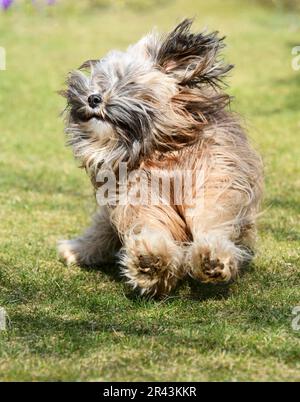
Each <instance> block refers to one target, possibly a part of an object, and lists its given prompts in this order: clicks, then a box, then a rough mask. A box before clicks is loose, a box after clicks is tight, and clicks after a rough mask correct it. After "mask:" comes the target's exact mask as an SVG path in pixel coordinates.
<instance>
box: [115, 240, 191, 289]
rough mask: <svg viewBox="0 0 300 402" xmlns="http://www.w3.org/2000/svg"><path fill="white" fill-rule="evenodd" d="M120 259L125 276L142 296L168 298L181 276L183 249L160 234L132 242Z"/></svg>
mask: <svg viewBox="0 0 300 402" xmlns="http://www.w3.org/2000/svg"><path fill="white" fill-rule="evenodd" d="M120 257H121V264H122V266H123V273H124V275H125V276H126V277H127V279H128V282H129V283H130V284H131V285H132V286H133V287H134V288H137V289H139V290H140V292H141V294H147V295H150V296H155V297H160V296H165V295H167V294H169V293H170V292H171V290H172V289H174V287H175V286H176V283H177V282H178V279H179V278H181V276H182V258H183V251H182V249H181V248H180V247H179V246H177V245H176V244H175V243H174V242H173V241H171V240H168V239H166V238H161V237H160V236H159V234H155V236H154V235H153V236H151V234H150V233H149V236H148V237H146V238H141V239H139V240H136V241H135V240H133V239H130V240H129V241H127V242H126V245H125V247H124V248H123V250H122V252H121V254H120Z"/></svg>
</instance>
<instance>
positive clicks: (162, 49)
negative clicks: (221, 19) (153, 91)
mask: <svg viewBox="0 0 300 402" xmlns="http://www.w3.org/2000/svg"><path fill="white" fill-rule="evenodd" d="M192 22H193V21H192V20H190V19H185V20H184V21H182V22H181V23H180V24H179V25H177V26H176V28H175V29H174V30H173V31H172V32H171V33H169V34H168V35H167V36H166V37H165V38H163V39H162V42H161V44H160V46H159V48H158V49H157V52H156V56H155V59H156V63H157V64H158V66H159V67H160V68H162V69H163V71H164V72H165V73H166V74H172V75H174V76H175V77H176V78H177V79H178V82H179V84H181V85H187V86H191V87H193V86H198V85H200V84H202V83H207V84H210V85H212V86H214V87H215V86H218V85H220V84H221V83H222V79H223V77H224V75H225V74H226V73H227V72H228V71H229V70H231V68H232V67H233V66H232V65H226V64H224V62H223V60H221V59H220V57H219V53H220V50H221V49H222V48H223V47H224V43H223V40H224V38H219V37H218V32H212V33H208V34H207V33H191V32H190V28H191V25H192Z"/></svg>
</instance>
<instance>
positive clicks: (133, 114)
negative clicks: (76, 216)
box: [59, 20, 263, 295]
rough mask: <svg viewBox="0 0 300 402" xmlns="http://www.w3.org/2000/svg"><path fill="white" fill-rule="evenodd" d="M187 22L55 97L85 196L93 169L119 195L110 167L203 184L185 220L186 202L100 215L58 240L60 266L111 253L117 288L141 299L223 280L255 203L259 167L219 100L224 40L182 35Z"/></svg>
mask: <svg viewBox="0 0 300 402" xmlns="http://www.w3.org/2000/svg"><path fill="white" fill-rule="evenodd" d="M191 24H192V21H191V20H184V21H183V22H182V23H180V24H179V25H178V26H177V27H176V28H175V29H174V30H173V31H172V32H171V33H169V34H168V35H165V36H160V35H158V34H157V33H151V34H149V35H147V36H146V37H145V38H143V39H141V40H140V41H139V42H138V43H137V44H135V45H133V46H130V47H129V48H128V49H127V51H126V52H118V51H112V52H110V53H108V54H107V56H106V57H104V58H103V59H100V60H90V61H87V62H85V63H83V65H82V66H81V67H80V69H79V70H77V71H73V72H71V73H70V74H69V76H68V79H67V89H66V90H64V91H63V92H62V94H63V95H64V96H65V97H66V99H67V118H66V120H67V128H66V133H67V137H68V144H69V145H70V146H71V147H72V148H73V152H74V155H75V157H76V158H77V159H79V160H80V162H81V164H82V166H83V167H84V168H85V169H86V171H87V172H88V174H89V176H90V178H91V181H92V184H93V186H94V187H95V189H96V190H97V188H98V187H99V183H98V182H97V175H98V174H99V172H102V171H103V170H104V169H112V170H113V171H114V172H115V173H116V176H117V180H118V188H119V192H121V191H123V190H124V185H123V184H124V183H123V184H122V183H121V182H120V178H119V177H118V168H119V166H120V164H121V162H126V163H127V166H128V168H129V171H133V170H136V171H138V172H140V173H141V174H142V175H144V176H145V177H146V178H147V180H146V181H148V182H149V183H150V184H151V180H153V179H151V177H153V173H154V172H155V171H156V170H157V169H160V170H162V171H163V172H164V175H165V176H167V177H171V176H172V172H174V171H175V170H179V171H182V172H184V171H187V170H189V171H192V172H199V171H200V172H202V173H203V175H204V181H203V182H202V183H201V184H195V182H193V184H192V187H191V188H190V192H191V194H193V195H195V194H198V193H199V192H198V190H201V191H202V194H203V199H201V200H200V199H196V204H195V205H194V206H193V207H192V213H191V206H190V205H189V203H188V200H187V199H183V201H182V203H181V204H180V205H175V203H174V202H172V203H171V204H169V205H165V204H164V203H162V204H161V205H148V204H147V205H133V204H131V203H130V202H129V204H128V205H119V204H117V205H107V206H106V207H102V208H100V209H99V211H98V212H97V214H96V217H95V218H94V222H93V225H92V227H91V228H89V229H88V230H87V232H86V234H84V235H83V236H81V237H80V238H78V239H75V240H71V241H62V242H60V245H59V252H60V255H61V256H62V258H63V259H65V260H66V261H67V262H68V263H71V262H77V263H82V264H90V263H93V264H94V263H99V264H100V263H102V262H104V261H105V259H107V258H108V257H109V256H111V255H113V254H116V255H119V258H120V262H121V264H122V267H123V268H122V269H123V272H124V275H125V276H126V277H127V278H128V280H129V282H130V283H131V284H132V285H133V287H136V288H139V289H140V290H141V292H142V293H147V294H151V295H162V294H166V293H169V292H170V291H171V289H172V288H174V286H175V285H176V283H177V281H178V279H181V278H183V277H184V276H185V275H186V274H190V275H192V276H193V277H194V278H197V279H199V280H201V281H204V282H213V283H215V282H222V281H229V280H230V279H233V278H234V277H235V276H236V275H237V273H238V269H239V267H240V265H241V263H242V262H243V261H244V260H245V259H249V258H250V256H251V249H252V247H253V242H254V239H255V219H256V215H257V211H258V208H259V202H260V199H261V195H262V181H263V178H262V166H261V161H260V158H259V156H258V155H257V154H256V153H255V152H254V150H253V149H252V148H251V146H250V145H249V142H248V140H247V137H246V135H245V133H244V131H243V129H242V128H241V125H240V123H239V121H238V118H237V116H236V115H235V114H234V113H232V112H231V111H230V110H229V108H228V105H229V102H230V97H229V96H228V95H227V94H226V93H225V92H224V84H223V79H224V77H225V76H226V74H227V73H228V72H229V71H230V70H231V68H232V65H227V64H226V63H224V61H223V59H222V58H221V55H220V51H221V50H222V49H223V47H224V43H223V39H224V38H219V36H218V34H217V32H213V33H192V32H191V30H190V28H191ZM95 93H96V94H99V96H101V100H102V102H101V104H99V105H97V106H96V107H95V106H94V105H91V104H90V101H89V100H88V99H89V97H90V95H92V94H95ZM122 185H123V187H122ZM133 186H134V185H133ZM197 186H198V187H201V188H197ZM170 191H171V192H172V193H173V195H174V192H176V191H177V190H176V188H175V187H174V184H171V187H170Z"/></svg>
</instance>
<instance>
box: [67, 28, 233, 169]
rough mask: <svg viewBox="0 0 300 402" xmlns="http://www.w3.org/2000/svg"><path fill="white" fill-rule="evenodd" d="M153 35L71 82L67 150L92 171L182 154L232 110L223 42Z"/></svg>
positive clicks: (202, 36) (89, 66)
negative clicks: (224, 83)
mask: <svg viewBox="0 0 300 402" xmlns="http://www.w3.org/2000/svg"><path fill="white" fill-rule="evenodd" d="M191 23H192V22H191V21H190V20H184V21H183V22H182V23H180V24H179V25H178V26H177V27H176V28H175V29H174V30H173V31H172V32H171V33H169V34H168V35H165V36H159V35H157V34H156V33H151V34H149V35H148V36H146V37H144V38H143V39H142V40H140V41H139V42H138V43H137V44H135V45H133V46H130V47H129V48H128V49H127V51H126V52H119V51H111V52H109V53H108V54H107V55H106V56H105V57H103V58H102V59H100V60H89V61H87V62H85V63H84V64H83V65H82V66H81V67H80V68H79V70H77V71H73V72H71V73H70V74H69V77H68V80H67V89H66V90H65V91H63V92H62V93H63V95H64V96H65V97H66V99H67V105H68V107H67V110H68V119H67V120H68V122H67V125H68V126H67V133H68V134H69V143H70V144H71V145H73V147H74V151H75V156H77V157H79V158H80V159H81V160H82V163H83V165H84V166H85V167H87V168H88V169H90V168H91V167H92V168H96V167H97V166H98V167H99V165H102V164H103V163H105V164H107V165H112V164H116V163H118V162H120V161H121V160H123V161H127V162H130V163H131V164H132V165H134V164H135V163H136V162H137V161H139V160H140V158H141V157H143V156H145V155H149V153H151V152H155V151H159V152H163V151H166V150H174V149H178V148H180V147H182V146H185V145H186V144H189V143H191V142H193V141H195V140H196V139H197V137H199V135H200V132H201V127H203V125H205V124H208V123H209V122H210V120H212V119H215V114H216V113H218V112H219V111H220V110H222V109H223V108H224V106H225V105H226V104H227V103H228V97H227V96H226V95H224V94H223V93H221V92H220V90H219V88H218V87H219V83H220V82H221V80H222V78H223V76H224V75H225V74H226V73H227V72H228V71H229V70H230V68H231V66H230V65H224V63H223V62H222V60H220V59H219V57H218V55H219V51H220V49H221V48H222V47H223V38H221V39H220V38H218V36H217V33H216V32H213V33H210V34H206V33H199V34H194V33H191V32H190V27H191Z"/></svg>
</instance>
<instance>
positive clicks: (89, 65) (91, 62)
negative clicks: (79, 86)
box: [78, 60, 99, 70]
mask: <svg viewBox="0 0 300 402" xmlns="http://www.w3.org/2000/svg"><path fill="white" fill-rule="evenodd" d="M97 63H99V60H87V61H85V62H84V63H82V64H81V66H80V67H79V68H78V70H85V69H91V68H93V67H94V66H95V65H96V64H97Z"/></svg>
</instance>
